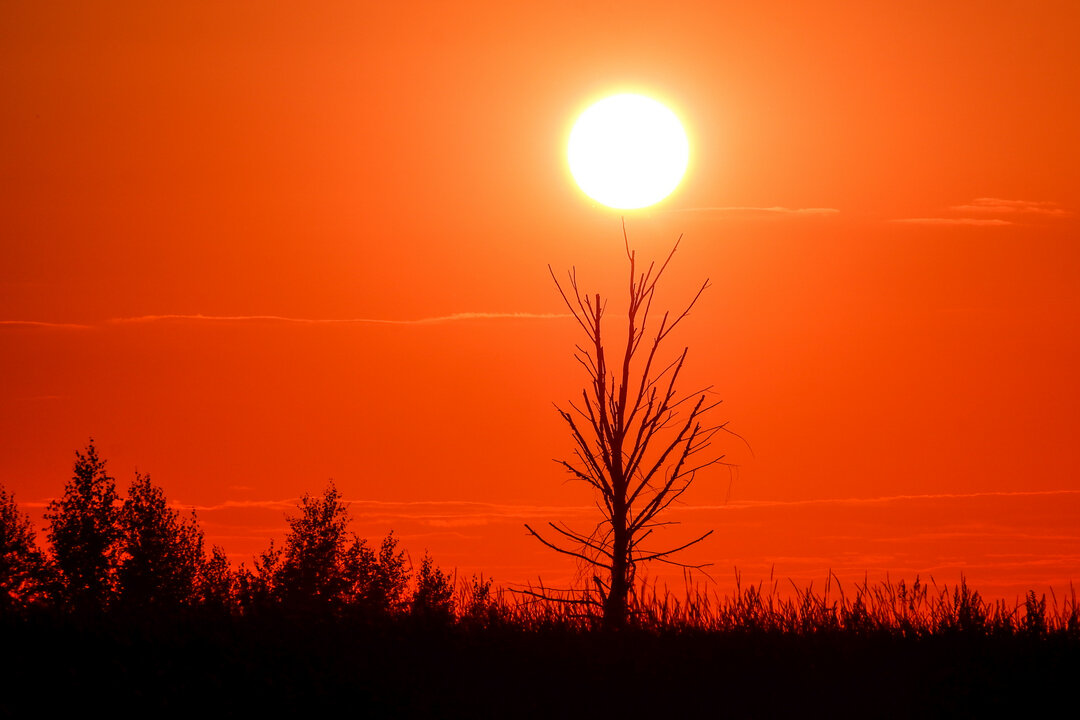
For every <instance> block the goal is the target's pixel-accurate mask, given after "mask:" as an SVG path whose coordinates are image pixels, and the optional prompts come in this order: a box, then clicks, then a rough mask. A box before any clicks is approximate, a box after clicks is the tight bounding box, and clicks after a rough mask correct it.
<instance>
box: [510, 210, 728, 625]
mask: <svg viewBox="0 0 1080 720" xmlns="http://www.w3.org/2000/svg"><path fill="white" fill-rule="evenodd" d="M623 240H624V242H625V243H626V256H627V259H628V260H629V261H630V278H629V305H628V308H627V327H626V332H625V337H626V345H625V347H624V348H623V351H622V357H621V358H619V359H617V360H616V361H615V362H614V364H613V365H611V366H609V364H608V353H607V349H608V348H607V347H606V346H605V339H604V337H603V334H602V318H603V315H604V312H605V309H606V307H607V305H606V302H605V300H603V299H602V298H601V296H600V294H599V293H597V294H595V295H593V296H590V295H588V294H587V293H583V292H582V291H581V289H580V288H579V287H578V282H577V275H576V272H575V271H573V270H572V271H571V272H570V274H569V287H568V288H567V289H564V288H563V286H562V285H561V284H560V283H559V280H558V279H557V278H556V277H555V273H554V271H551V268H550V267H549V268H548V270H549V271H551V276H552V279H553V280H555V285H556V287H557V288H558V290H559V294H560V295H561V296H562V299H563V301H564V302H565V303H566V306H567V308H568V309H569V310H570V312H571V314H572V315H573V316H574V319H575V320H576V321H577V323H578V325H579V326H580V327H581V329H582V330H583V331H584V333H585V336H586V342H585V343H584V345H583V346H582V345H579V346H577V353H576V354H575V359H576V360H577V361H578V362H579V363H580V364H581V366H582V367H584V368H585V370H586V373H587V375H588V378H589V384H588V387H587V388H586V389H585V390H583V391H582V394H581V400H580V403H581V404H580V406H579V405H578V404H575V403H573V402H572V403H570V410H564V409H562V408H559V415H560V416H561V417H562V419H563V420H565V421H566V423H567V425H569V427H570V434H571V437H572V438H573V440H574V445H575V449H574V459H573V460H571V461H567V460H563V461H561V463H560V464H561V465H562V466H563V467H564V468H565V469H566V470H567V471H568V472H569V473H570V475H571V477H573V478H575V479H577V480H581V481H582V482H584V483H586V484H588V485H589V486H590V487H592V488H593V490H594V491H595V492H596V495H597V502H596V505H597V507H598V508H599V509H600V511H601V514H602V518H601V520H600V522H599V523H597V525H596V526H595V528H594V529H593V530H592V531H591V532H581V531H578V530H573V529H571V528H569V527H568V526H566V525H565V524H564V525H556V524H555V523H548V526H549V529H550V531H551V532H552V533H554V538H555V539H554V540H548V539H547V538H545V537H543V536H541V534H540V533H539V532H537V531H536V530H534V529H533V528H532V527H530V526H528V525H526V526H525V527H526V528H527V529H528V530H529V532H530V534H532V535H533V536H535V537H536V538H537V539H538V540H539V541H540V542H541V543H543V544H544V545H546V546H547V547H549V548H552V549H553V550H556V551H558V552H560V553H563V554H566V555H570V556H573V557H575V558H577V559H578V560H579V561H581V562H583V563H584V564H585V567H586V568H588V569H589V571H590V572H591V574H592V576H591V578H590V579H589V584H588V586H587V588H586V589H585V590H584V592H583V593H578V594H567V593H565V592H564V593H561V598H560V600H561V601H562V602H570V603H574V604H582V605H585V606H589V607H590V608H593V609H599V610H600V611H602V614H603V620H604V624H605V625H607V626H608V627H615V628H617V627H622V626H624V625H625V624H626V623H627V621H628V612H629V607H630V604H631V595H632V594H633V592H634V588H635V571H636V569H637V567H638V565H639V564H641V563H645V562H649V561H659V562H665V563H670V564H674V565H679V566H682V567H684V568H690V567H695V568H699V567H702V566H701V565H694V566H691V565H687V564H685V563H681V562H678V561H676V560H674V559H673V557H672V556H673V555H674V554H675V553H678V552H679V551H680V550H683V549H685V548H687V547H689V546H691V545H694V544H695V543H698V542H700V541H701V540H703V539H705V537H707V536H708V535H709V534H710V533H711V531H710V532H707V533H705V534H704V535H702V536H700V537H698V538H696V539H694V540H691V541H689V542H686V543H682V544H679V545H677V546H674V547H672V546H668V547H666V548H662V549H661V548H657V547H651V546H649V545H647V542H653V541H654V538H653V537H652V536H653V534H654V532H655V531H657V530H659V529H660V528H662V527H664V526H667V525H672V524H674V523H673V522H672V521H670V520H664V519H662V517H661V516H662V514H663V513H664V511H665V510H667V508H668V507H669V506H670V505H671V504H672V503H673V502H675V501H676V500H678V499H679V498H680V497H681V496H682V495H683V493H685V492H686V491H687V489H689V487H690V485H691V483H693V481H694V479H695V477H696V475H697V472H698V471H699V470H701V469H703V468H705V467H707V466H709V465H712V464H714V463H717V462H719V461H720V459H721V457H722V456H720V457H710V456H708V454H707V453H706V451H707V450H708V448H709V447H710V445H711V440H712V438H713V436H714V435H715V434H716V433H717V432H718V431H719V430H721V429H723V428H724V425H710V424H708V423H706V422H705V421H704V419H705V416H706V415H707V414H708V412H709V411H710V410H711V409H713V408H714V407H715V406H716V405H717V404H719V402H709V401H707V397H708V395H707V393H708V392H709V390H710V389H709V388H704V389H703V390H701V391H699V392H697V393H692V394H690V395H682V394H680V392H679V391H678V390H677V389H676V387H677V383H678V380H679V375H680V374H681V372H682V369H683V364H684V362H685V360H686V355H687V348H683V350H682V352H681V353H679V354H678V355H676V356H675V357H674V359H672V360H670V361H667V360H661V359H660V357H659V354H660V353H659V351H660V349H661V346H662V344H663V343H664V341H665V339H667V337H668V336H669V335H670V334H671V332H672V331H673V330H674V329H675V328H676V327H677V326H678V325H679V323H680V322H681V321H682V320H683V319H684V318H685V317H686V316H687V315H688V314H689V313H690V310H691V309H692V308H693V307H694V305H695V304H696V303H697V300H698V298H700V297H701V294H702V293H703V292H704V291H705V289H706V288H707V287H708V286H709V282H708V280H706V281H705V282H704V283H702V285H701V287H700V288H699V289H698V290H697V292H696V294H695V295H694V297H693V299H692V300H691V301H690V302H689V304H688V305H687V306H686V308H685V309H684V310H683V311H682V313H680V314H679V315H677V316H675V317H672V315H671V314H670V313H668V312H665V313H664V314H663V315H662V317H661V318H660V321H659V324H658V325H657V326H656V327H655V329H653V328H652V327H650V317H649V313H650V310H651V309H652V304H653V299H654V296H655V293H656V286H657V283H658V282H659V281H660V278H661V277H662V276H663V274H664V270H665V269H666V268H667V266H668V263H669V262H670V261H671V258H672V257H673V256H674V254H675V251H676V250H677V249H678V247H679V243H678V241H676V243H675V247H673V248H672V250H671V253H670V254H669V255H668V257H667V259H666V260H665V261H664V262H663V264H662V265H660V267H659V268H657V267H656V265H655V264H654V263H653V264H650V265H649V267H648V269H647V270H646V271H645V272H643V273H641V274H640V275H639V274H638V271H637V265H636V256H635V253H634V252H632V251H631V250H630V247H629V243H628V242H627V241H626V233H625V227H624V229H623ZM680 240H681V237H680ZM650 333H651V335H650ZM702 454H704V456H705V459H700V458H701V457H702ZM547 597H552V596H550V595H548V596H547ZM552 599H554V598H552ZM591 611H592V610H589V612H591Z"/></svg>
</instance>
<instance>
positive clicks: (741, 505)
mask: <svg viewBox="0 0 1080 720" xmlns="http://www.w3.org/2000/svg"><path fill="white" fill-rule="evenodd" d="M1054 495H1057V496H1069V495H1071V496H1080V490H1016V491H989V492H974V493H932V494H925V495H884V496H879V497H848V498H812V499H806V500H740V501H734V502H731V503H728V504H726V505H687V506H684V507H682V508H680V509H681V510H684V511H686V510H752V509H755V508H771V507H795V506H803V505H881V504H886V503H898V502H917V501H928V500H929V501H935V500H970V499H975V498H991V497H994V498H998V497H1044V496H1054Z"/></svg>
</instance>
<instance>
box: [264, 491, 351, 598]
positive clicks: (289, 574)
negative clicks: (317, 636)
mask: <svg viewBox="0 0 1080 720" xmlns="http://www.w3.org/2000/svg"><path fill="white" fill-rule="evenodd" d="M297 508H298V509H299V510H300V513H299V515H295V516H290V517H287V518H286V520H287V521H288V523H289V531H288V533H287V534H286V538H285V549H284V555H283V557H282V560H281V566H280V567H279V568H277V570H276V575H277V577H276V582H277V589H278V591H279V592H280V593H281V594H282V596H283V597H284V598H285V599H287V600H290V601H292V602H294V603H296V602H304V603H309V602H310V603H323V604H325V603H333V602H337V601H340V600H341V599H342V593H343V592H344V590H345V589H346V587H348V585H349V582H348V578H347V577H346V576H345V568H344V565H343V563H342V557H343V554H344V552H345V544H346V541H347V540H348V536H347V532H348V527H349V512H348V509H347V508H346V506H345V503H344V502H342V501H341V494H340V493H339V492H338V490H337V488H336V487H335V486H334V483H333V481H331V482H330V483H329V485H327V487H326V490H325V491H323V494H322V496H321V497H312V496H311V495H309V494H307V493H305V494H304V496H303V497H301V498H300V503H299V505H298V506H297Z"/></svg>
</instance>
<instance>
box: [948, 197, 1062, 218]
mask: <svg viewBox="0 0 1080 720" xmlns="http://www.w3.org/2000/svg"><path fill="white" fill-rule="evenodd" d="M949 210H952V211H954V212H965V213H989V214H995V215H997V214H1001V215H1008V214H1012V213H1026V214H1033V215H1071V214H1072V213H1070V212H1069V211H1068V210H1065V209H1064V208H1062V207H1060V206H1059V205H1058V204H1057V203H1054V202H1040V201H1033V200H1003V199H1002V198H975V199H974V200H972V201H971V202H969V203H967V204H965V205H953V206H952V207H950V208H949Z"/></svg>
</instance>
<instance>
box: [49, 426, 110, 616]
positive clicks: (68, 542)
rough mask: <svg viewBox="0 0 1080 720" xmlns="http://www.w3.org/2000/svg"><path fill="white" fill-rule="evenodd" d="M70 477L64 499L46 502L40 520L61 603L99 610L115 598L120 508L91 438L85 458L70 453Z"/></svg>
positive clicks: (103, 463)
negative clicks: (46, 524) (46, 523)
mask: <svg viewBox="0 0 1080 720" xmlns="http://www.w3.org/2000/svg"><path fill="white" fill-rule="evenodd" d="M75 457H76V461H75V468H74V472H75V474H74V475H73V476H72V478H71V480H70V481H69V482H68V484H67V486H66V487H65V488H64V495H63V497H61V498H60V499H58V500H53V501H52V502H50V503H49V506H48V509H47V511H46V513H45V518H46V519H47V520H48V521H49V529H48V537H49V542H50V543H51V544H52V551H53V557H54V559H55V562H56V566H57V568H58V569H59V571H60V573H61V577H62V583H63V589H62V594H63V599H65V600H66V601H67V602H68V603H69V605H70V607H71V608H72V609H75V610H80V611H84V610H90V611H93V610H102V609H105V608H107V607H108V606H109V604H110V602H111V601H112V599H113V598H114V596H115V593H116V570H117V567H118V565H119V560H120V541H121V525H120V508H119V507H118V505H117V496H116V482H115V480H114V479H113V478H112V477H110V476H109V474H108V473H107V472H106V471H105V461H104V460H102V459H101V458H99V457H98V454H97V449H96V448H95V447H94V441H93V438H91V439H90V443H89V444H88V445H87V447H86V454H83V453H80V452H78V451H76V452H75Z"/></svg>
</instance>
